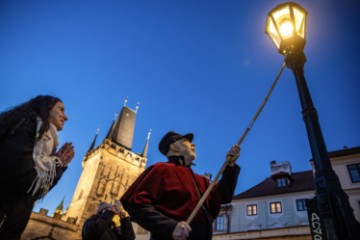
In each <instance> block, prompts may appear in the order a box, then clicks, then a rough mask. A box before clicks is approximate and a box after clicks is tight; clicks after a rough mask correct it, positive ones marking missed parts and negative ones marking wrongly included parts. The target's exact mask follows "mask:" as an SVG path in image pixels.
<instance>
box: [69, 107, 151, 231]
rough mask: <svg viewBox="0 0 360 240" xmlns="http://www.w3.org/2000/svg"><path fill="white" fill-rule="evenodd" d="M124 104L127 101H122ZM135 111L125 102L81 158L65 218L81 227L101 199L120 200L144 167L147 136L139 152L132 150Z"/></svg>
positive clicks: (109, 201) (110, 201)
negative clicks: (116, 116)
mask: <svg viewBox="0 0 360 240" xmlns="http://www.w3.org/2000/svg"><path fill="white" fill-rule="evenodd" d="M125 104H126V102H125ZM136 112H137V107H136V110H135V111H134V110H132V109H130V108H128V107H126V106H125V105H124V107H123V108H122V110H121V112H120V114H119V117H118V118H117V119H116V120H114V122H113V124H112V126H111V127H110V129H109V132H108V134H107V136H106V138H105V139H104V141H103V142H102V143H101V144H100V145H98V146H96V147H95V141H96V138H97V134H96V135H95V138H94V140H93V142H92V144H91V146H90V149H89V150H88V152H87V153H86V155H85V156H84V159H83V161H82V168H83V170H82V173H81V176H80V179H79V182H78V185H77V187H76V189H75V192H74V195H73V198H72V201H71V203H70V206H69V208H68V210H67V212H66V217H70V218H75V219H76V224H78V225H79V226H82V225H83V223H84V221H85V220H86V219H87V218H88V217H90V216H91V215H92V214H94V213H95V212H96V209H97V207H98V205H99V203H100V202H102V201H106V202H108V203H112V202H114V200H115V199H116V200H119V199H120V197H121V196H122V195H123V194H124V192H125V191H126V190H127V188H128V187H129V186H130V185H131V184H132V183H133V182H134V181H135V179H136V178H137V177H138V176H139V175H140V174H141V173H142V172H143V171H144V170H145V166H146V162H147V156H146V154H147V149H148V141H149V135H150V134H149V135H148V138H147V140H146V143H145V147H144V151H143V152H142V153H135V152H133V151H132V141H133V135H134V127H135V118H136Z"/></svg>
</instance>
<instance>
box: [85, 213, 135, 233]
mask: <svg viewBox="0 0 360 240" xmlns="http://www.w3.org/2000/svg"><path fill="white" fill-rule="evenodd" d="M113 217H114V212H112V211H105V212H104V213H102V214H101V215H96V214H95V215H92V216H91V217H90V218H88V219H87V220H86V221H85V223H84V225H83V229H82V239H83V240H134V239H135V233H134V230H133V227H132V224H131V221H130V218H129V217H124V218H121V219H120V223H121V227H120V228H116V227H115V225H114V222H113V221H112V218H113Z"/></svg>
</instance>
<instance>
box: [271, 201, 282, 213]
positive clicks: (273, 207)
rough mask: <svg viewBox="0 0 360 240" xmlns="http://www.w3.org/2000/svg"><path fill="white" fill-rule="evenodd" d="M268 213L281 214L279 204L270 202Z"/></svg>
mask: <svg viewBox="0 0 360 240" xmlns="http://www.w3.org/2000/svg"><path fill="white" fill-rule="evenodd" d="M270 213H272V214H273V213H282V208H281V202H271V203H270Z"/></svg>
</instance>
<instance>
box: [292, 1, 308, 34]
mask: <svg viewBox="0 0 360 240" xmlns="http://www.w3.org/2000/svg"><path fill="white" fill-rule="evenodd" d="M293 12H294V20H295V31H296V35H298V36H299V37H301V38H303V39H305V16H306V13H305V12H304V11H302V10H301V9H300V8H297V7H295V6H294V7H293Z"/></svg>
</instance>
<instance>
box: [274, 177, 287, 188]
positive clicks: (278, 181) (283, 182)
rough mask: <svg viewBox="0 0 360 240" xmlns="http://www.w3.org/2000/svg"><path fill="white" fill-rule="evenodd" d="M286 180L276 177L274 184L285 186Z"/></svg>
mask: <svg viewBox="0 0 360 240" xmlns="http://www.w3.org/2000/svg"><path fill="white" fill-rule="evenodd" d="M287 183H288V181H287V179H286V178H278V179H276V184H277V186H278V187H286V186H287V185H288V184H287Z"/></svg>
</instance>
